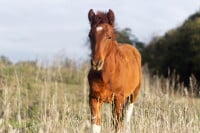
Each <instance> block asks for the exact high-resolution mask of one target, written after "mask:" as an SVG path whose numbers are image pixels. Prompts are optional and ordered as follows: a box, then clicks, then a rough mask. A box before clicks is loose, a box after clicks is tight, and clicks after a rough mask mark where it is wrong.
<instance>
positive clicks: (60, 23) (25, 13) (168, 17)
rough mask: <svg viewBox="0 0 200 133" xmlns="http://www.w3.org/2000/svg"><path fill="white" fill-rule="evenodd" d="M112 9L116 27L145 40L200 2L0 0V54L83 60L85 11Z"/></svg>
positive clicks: (85, 55) (85, 50)
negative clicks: (62, 56)
mask: <svg viewBox="0 0 200 133" xmlns="http://www.w3.org/2000/svg"><path fill="white" fill-rule="evenodd" d="M91 8H93V9H94V11H97V10H101V11H108V9H112V10H113V11H114V13H115V16H116V24H117V26H118V27H119V28H121V29H122V28H125V27H129V28H131V29H132V32H133V34H134V35H136V37H137V38H138V39H139V40H140V41H144V42H148V41H149V40H150V39H151V38H152V37H153V36H155V35H163V34H164V33H165V32H166V31H167V30H169V29H172V28H175V27H177V26H179V25H181V24H182V22H183V21H184V20H185V19H186V18H187V17H188V16H189V15H191V14H192V13H194V12H196V11H198V10H200V0H151V1H147V0H126V1H122V0H84V1H83V0H82V1H81V0H1V1H0V18H1V19H0V55H5V56H7V57H9V58H10V59H11V60H12V61H19V60H32V59H36V57H37V58H41V59H49V58H53V57H54V56H56V55H59V54H63V55H64V56H68V57H70V58H72V59H86V58H88V55H89V53H90V52H89V47H87V46H86V45H85V43H86V41H87V35H88V31H89V22H88V17H87V15H88V11H89V9H91Z"/></svg>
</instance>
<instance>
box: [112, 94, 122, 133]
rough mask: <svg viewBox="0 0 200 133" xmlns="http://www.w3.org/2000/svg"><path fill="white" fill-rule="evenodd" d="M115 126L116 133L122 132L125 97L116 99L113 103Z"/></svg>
mask: <svg viewBox="0 0 200 133" xmlns="http://www.w3.org/2000/svg"><path fill="white" fill-rule="evenodd" d="M112 106H113V124H114V127H115V132H118V131H121V129H122V127H123V125H122V120H123V106H124V98H123V97H121V96H120V97H115V99H114V102H113V105H112Z"/></svg>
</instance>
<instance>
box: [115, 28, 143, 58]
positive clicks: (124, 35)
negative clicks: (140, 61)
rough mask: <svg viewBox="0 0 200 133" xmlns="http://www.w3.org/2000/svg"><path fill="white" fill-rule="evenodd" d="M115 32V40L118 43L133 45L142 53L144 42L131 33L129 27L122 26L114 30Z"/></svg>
mask: <svg viewBox="0 0 200 133" xmlns="http://www.w3.org/2000/svg"><path fill="white" fill-rule="evenodd" d="M116 34H117V41H118V42H119V43H125V44H130V45H134V46H135V47H136V48H138V50H139V51H140V52H141V54H142V55H143V49H144V47H145V44H144V43H143V42H141V41H139V40H138V39H137V37H136V36H135V35H134V34H132V30H131V29H130V28H124V29H121V30H119V29H118V30H116Z"/></svg>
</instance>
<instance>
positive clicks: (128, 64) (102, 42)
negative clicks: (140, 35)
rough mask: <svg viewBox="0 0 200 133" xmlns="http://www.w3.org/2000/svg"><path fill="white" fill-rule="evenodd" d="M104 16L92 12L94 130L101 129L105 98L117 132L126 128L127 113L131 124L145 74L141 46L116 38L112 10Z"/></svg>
mask: <svg viewBox="0 0 200 133" xmlns="http://www.w3.org/2000/svg"><path fill="white" fill-rule="evenodd" d="M102 16H104V18H99V16H98V14H97V15H95V13H94V12H93V10H90V11H89V13H88V18H89V21H90V24H91V29H90V33H89V37H90V43H91V52H92V53H91V69H90V71H89V74H88V81H89V86H90V92H89V104H90V109H91V122H92V128H91V132H92V133H99V132H100V130H101V107H102V104H103V103H104V102H107V103H111V104H112V109H113V124H114V127H115V132H117V131H123V127H124V126H123V123H122V120H123V119H124V113H126V114H125V119H126V124H128V123H130V118H131V115H132V111H133V103H134V102H135V100H136V98H137V96H138V92H139V89H140V85H141V77H142V73H141V56H140V53H139V52H138V50H137V49H136V48H135V47H133V46H131V45H129V44H120V43H118V42H117V41H116V40H115V30H114V13H113V12H112V10H109V12H108V13H104V14H103V15H102ZM96 19H97V20H99V21H96ZM125 105H126V106H125Z"/></svg>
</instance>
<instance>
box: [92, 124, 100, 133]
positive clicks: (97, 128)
mask: <svg viewBox="0 0 200 133" xmlns="http://www.w3.org/2000/svg"><path fill="white" fill-rule="evenodd" d="M100 131H101V126H100V125H96V124H92V128H91V133H100Z"/></svg>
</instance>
